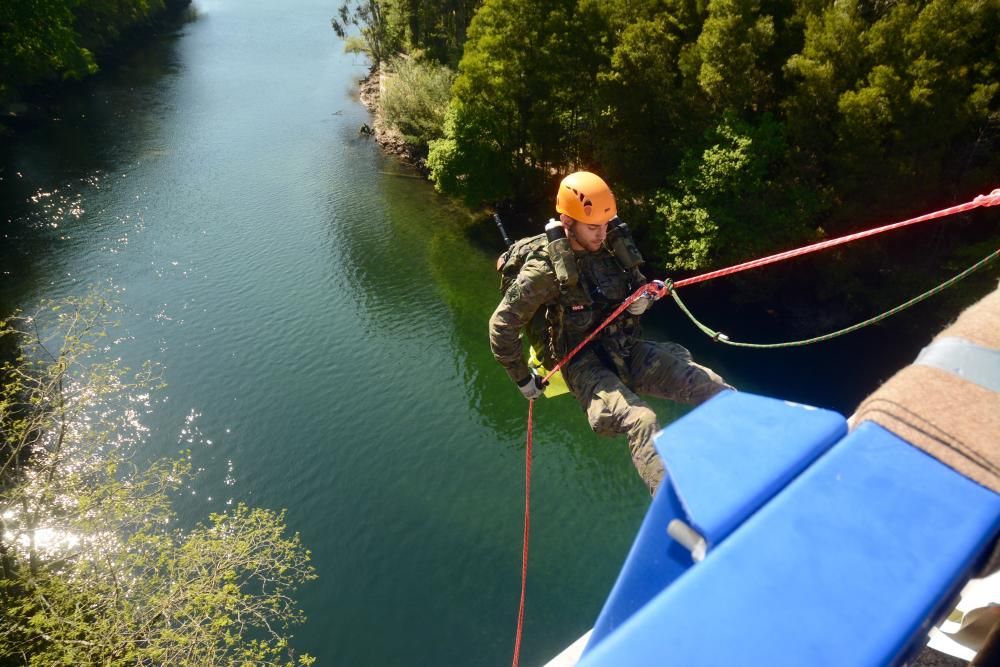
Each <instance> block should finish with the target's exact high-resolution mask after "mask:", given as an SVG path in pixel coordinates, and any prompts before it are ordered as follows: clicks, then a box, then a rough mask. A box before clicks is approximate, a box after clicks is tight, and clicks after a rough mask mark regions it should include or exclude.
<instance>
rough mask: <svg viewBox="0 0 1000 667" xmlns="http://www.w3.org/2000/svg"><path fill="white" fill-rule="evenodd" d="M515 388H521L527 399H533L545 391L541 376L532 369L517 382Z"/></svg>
mask: <svg viewBox="0 0 1000 667" xmlns="http://www.w3.org/2000/svg"><path fill="white" fill-rule="evenodd" d="M517 388H518V389H520V390H521V393H522V394H524V397H525V398H526V399H528V400H529V401H533V400H535V399H536V398H538V397H539V396H541V395H542V393H544V391H545V385H544V384H542V378H540V377H539V376H538V374H537V373H535V372H534V371H532V372H531V375H529V376H528V377H526V378H525V379H523V380H521V381H520V382H518V383H517Z"/></svg>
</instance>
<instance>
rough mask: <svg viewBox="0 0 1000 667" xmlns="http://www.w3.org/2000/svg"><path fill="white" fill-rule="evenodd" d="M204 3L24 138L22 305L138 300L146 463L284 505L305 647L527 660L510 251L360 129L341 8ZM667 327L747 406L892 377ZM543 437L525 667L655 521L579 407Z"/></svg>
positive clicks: (552, 404) (188, 502) (16, 153)
mask: <svg viewBox="0 0 1000 667" xmlns="http://www.w3.org/2000/svg"><path fill="white" fill-rule="evenodd" d="M195 10H196V16H195V17H194V18H193V19H192V20H191V21H189V22H187V23H185V24H184V25H183V26H181V27H180V28H178V29H177V30H176V31H175V32H173V33H172V34H170V35H166V36H164V37H162V38H158V39H156V40H153V41H152V42H151V43H150V44H149V45H148V46H147V47H146V48H144V49H142V50H141V51H139V52H137V53H135V54H133V55H132V56H130V57H129V58H128V59H127V60H126V61H125V62H124V63H123V65H122V66H121V67H120V68H117V69H116V70H115V71H113V72H109V73H106V74H104V75H102V76H101V77H100V78H99V79H98V80H97V81H95V82H93V83H92V84H89V85H88V86H87V87H86V89H85V92H84V93H82V94H77V95H74V96H72V98H71V99H69V100H68V101H67V102H66V104H65V105H64V108H63V110H62V111H61V112H60V114H59V116H58V117H57V118H55V119H52V120H51V121H48V122H45V123H42V124H41V125H39V126H38V127H36V128H32V129H30V130H25V131H22V132H20V133H19V134H18V136H17V137H16V138H15V139H14V140H13V141H11V142H9V143H8V145H7V151H6V154H5V155H3V157H2V162H0V168H2V171H0V201H2V202H3V206H4V212H5V215H4V216H3V218H4V219H3V220H2V224H3V235H4V240H3V245H2V250H0V261H2V271H0V273H2V275H0V305H2V306H3V307H4V308H6V309H9V308H13V307H21V308H25V309H29V310H30V309H31V308H32V307H33V306H34V305H36V304H37V303H38V302H39V301H41V300H43V299H50V298H58V297H61V296H67V295H74V294H83V293H85V292H87V291H88V290H90V289H91V288H93V287H94V286H97V287H100V288H101V289H104V290H106V291H109V292H111V293H114V294H115V295H116V297H117V299H118V300H119V301H120V303H121V304H122V308H123V315H122V324H121V330H122V338H124V339H126V340H127V342H128V345H126V346H123V348H124V349H125V350H127V351H123V352H122V354H124V355H126V362H130V363H131V364H132V365H136V364H138V363H139V362H140V361H141V360H143V359H154V360H156V361H158V362H161V363H162V364H163V365H164V367H165V381H166V382H167V384H168V386H167V388H166V389H165V390H164V391H163V392H162V394H161V396H160V398H159V400H158V401H157V403H156V409H155V411H154V413H153V414H152V415H150V417H149V423H148V425H149V427H150V429H151V431H150V437H149V442H148V444H147V452H146V454H147V455H148V456H150V457H153V456H164V455H174V454H176V453H177V452H178V451H179V450H180V449H182V448H191V449H192V455H193V457H194V461H195V465H196V467H198V468H200V469H202V470H201V472H200V474H199V475H198V476H197V477H196V478H195V480H194V482H193V483H192V484H191V485H190V487H189V488H187V489H186V490H185V493H184V495H183V497H182V498H180V499H179V500H178V506H179V509H180V511H181V514H182V517H183V519H184V521H185V522H187V523H189V524H190V523H193V522H195V521H198V520H203V519H205V518H206V517H207V515H208V513H209V512H212V511H222V510H224V509H225V508H226V506H227V505H228V504H229V503H232V502H236V501H247V502H249V503H252V504H256V505H260V506H266V507H272V508H281V507H284V508H288V514H287V521H288V524H289V526H290V528H291V529H292V530H294V531H298V532H299V533H301V535H302V539H303V541H304V543H305V544H306V545H307V546H308V547H309V548H310V549H311V551H312V554H313V562H314V564H315V566H316V568H317V571H318V574H319V579H318V580H317V581H315V582H313V583H311V584H309V585H307V586H306V587H305V588H304V589H303V590H302V591H301V595H300V601H301V603H302V606H303V608H304V609H305V612H306V614H307V616H308V619H309V620H308V623H307V624H306V625H304V626H302V627H300V628H298V629H297V631H296V638H295V640H294V644H295V646H296V647H297V648H298V649H300V650H304V651H308V652H309V653H311V654H313V655H315V656H317V657H318V658H319V659H320V664H328V665H378V666H388V665H410V664H421V665H497V664H504V663H505V662H506V661H508V660H509V659H510V655H511V651H512V644H513V634H514V629H515V622H516V611H517V602H518V595H519V582H520V558H521V520H522V514H521V512H522V503H523V486H522V485H523V465H524V462H523V451H524V450H523V437H524V425H525V413H526V405H525V402H524V400H523V399H522V398H521V396H520V394H519V393H518V392H517V391H516V390H515V389H514V388H513V386H512V385H511V384H510V383H509V381H508V380H507V379H506V375H505V374H504V373H503V371H502V370H501V369H500V368H499V366H497V365H496V363H495V362H494V361H493V360H492V357H491V356H490V353H489V350H488V347H487V343H486V321H487V319H488V317H489V314H490V313H491V312H492V310H493V307H494V306H495V302H496V299H497V292H496V286H497V278H496V273H495V271H494V268H493V265H494V261H495V257H496V254H497V253H498V252H499V250H500V249H501V246H500V243H499V240H498V239H494V238H492V237H487V235H488V233H487V232H484V231H483V230H482V228H481V227H476V226H475V221H474V220H473V218H472V217H471V216H470V214H469V213H468V212H467V211H465V210H463V209H461V208H459V207H457V206H455V205H453V204H452V203H450V202H449V201H448V200H446V199H444V198H442V197H441V196H439V195H437V194H436V193H435V192H434V191H433V189H432V188H431V187H430V186H429V185H428V184H427V183H426V182H424V181H422V180H420V179H417V178H413V177H412V176H413V175H412V174H410V173H408V172H407V171H406V169H405V168H404V167H403V166H401V165H399V164H398V163H396V162H394V161H393V160H391V159H388V158H386V157H384V156H383V155H382V154H381V153H380V151H379V149H378V148H377V147H376V146H375V145H374V144H373V142H371V141H370V140H367V139H365V138H363V137H361V136H359V133H358V128H359V127H360V126H361V125H362V124H363V123H365V122H369V117H368V114H367V112H366V111H365V110H364V109H363V108H362V107H361V106H360V104H359V103H358V101H357V90H356V89H357V81H358V79H359V78H361V77H362V76H363V75H364V74H365V72H366V66H365V64H364V63H363V62H361V61H360V60H358V59H356V58H355V57H353V56H350V55H347V54H344V53H343V45H342V43H340V42H339V41H338V40H337V39H336V37H335V35H334V33H333V31H332V30H331V29H330V26H329V19H330V17H331V15H332V13H333V11H334V5H332V4H330V3H329V2H320V1H318V0H297V1H296V2H294V3H279V2H269V1H265V0H242V1H241V2H236V1H235V0H196V1H195ZM694 302H695V303H697V302H698V297H697V296H695V297H694ZM652 324H653V326H652V329H653V332H654V334H656V335H665V334H664V331H665V330H668V329H669V330H671V331H674V332H685V333H677V334H676V335H677V336H680V339H681V340H682V341H683V342H685V343H688V344H690V345H692V346H693V347H694V349H695V351H696V354H698V356H699V357H700V358H702V359H704V360H706V361H707V362H708V363H710V364H712V365H713V366H715V367H716V369H717V370H719V371H720V372H722V373H723V374H724V375H726V376H727V379H729V380H730V381H731V382H734V383H735V384H737V385H741V386H743V387H744V388H749V389H757V390H762V391H768V392H771V393H779V394H780V393H782V392H784V393H785V394H786V395H787V396H788V397H790V398H796V399H799V400H810V401H811V402H815V403H817V404H820V405H825V406H829V407H837V408H840V409H842V410H843V409H847V406H849V405H851V404H852V402H856V400H857V399H858V398H860V397H861V396H863V393H864V391H865V390H866V389H867V388H868V386H869V385H871V384H873V383H874V382H876V381H877V379H878V373H871V374H870V377H867V376H866V377H867V379H866V382H867V384H865V382H860V383H859V382H847V381H846V380H844V378H843V377H842V376H843V373H841V372H840V368H839V367H838V363H839V362H837V361H836V359H837V358H842V355H843V354H853V353H856V350H855V349H854V348H857V349H860V348H861V347H862V344H861V343H848V344H847V345H848V346H854V348H832V351H830V348H828V350H827V351H824V352H820V353H812V354H813V356H812V357H808V358H807V357H796V356H791V357H789V356H777V354H778V353H774V354H771V356H767V357H757V358H756V361H752V362H743V361H740V359H743V357H740V356H739V354H740V353H736V352H731V351H726V350H722V351H720V350H718V349H716V348H708V346H707V345H705V344H704V343H701V342H698V341H697V339H696V338H695V334H693V333H692V330H691V328H690V326H689V325H685V324H684V323H683V322H681V321H680V320H679V319H676V318H674V317H673V316H670V317H661V318H660V320H659V321H654V322H653V323H652ZM867 344H868V343H865V345H867ZM917 347H919V345H918V344H917V343H914V344H913V345H909V346H904V348H903V349H902V350H897V349H894V350H893V351H892V353H891V355H890V356H891V357H892V358H891V359H890V360H889V362H891V363H895V361H896V360H897V357H898V358H899V359H905V357H906V356H907V355H910V356H911V358H912V352H913V349H915V348H917ZM769 354H770V353H769ZM795 354H799V353H795ZM893 355H894V356H893ZM880 372H882V371H879V373H880ZM827 377H836V378H837V379H835V380H832V381H828V380H827V379H826V378H827ZM845 385H847V386H846V388H845ZM654 405H655V407H656V408H657V410H658V413H659V414H660V417H661V419H662V420H663V421H664V422H667V421H670V420H672V419H674V418H676V416H677V415H679V414H681V413H682V412H683V410H681V409H679V408H676V407H674V406H671V405H668V404H667V403H665V402H662V401H657V402H655V403H654ZM537 419H538V424H537V431H536V458H535V462H534V467H533V471H534V473H533V474H534V477H533V494H532V505H533V515H532V531H533V532H532V546H531V563H530V573H529V584H528V604H527V613H526V617H525V628H526V629H525V639H524V648H523V653H522V660H523V661H524V664H537V663H540V662H542V661H543V660H544V659H547V658H549V657H551V656H552V655H554V654H556V653H557V652H558V651H559V650H561V648H562V647H564V646H565V645H566V644H568V643H569V642H570V641H572V640H573V639H575V638H576V637H577V636H578V635H580V634H581V633H582V632H584V631H585V630H587V629H588V628H589V627H590V624H591V623H592V622H593V619H594V618H595V616H596V614H597V612H598V610H599V608H600V605H601V603H602V601H603V599H604V596H605V595H606V593H607V591H608V589H609V587H610V585H611V583H612V582H613V579H614V576H615V574H616V572H617V569H618V567H619V565H620V563H621V561H622V559H623V558H624V555H625V551H626V549H627V547H628V545H629V543H630V540H631V536H632V534H633V532H634V530H635V529H636V527H637V526H638V523H639V521H640V520H641V518H642V515H643V512H644V509H645V506H646V505H647V503H648V497H647V496H646V494H645V492H644V489H643V486H642V484H641V482H640V481H639V479H638V477H637V476H636V475H635V473H634V472H633V470H632V468H631V465H630V463H629V460H628V456H627V453H626V448H625V444H624V442H623V441H610V440H605V439H601V438H598V437H597V436H595V435H593V434H591V433H590V431H589V429H588V428H587V426H586V423H585V420H584V419H583V418H582V416H581V415H580V412H579V409H578V408H577V407H576V405H575V403H574V402H573V401H571V400H570V399H566V398H564V399H561V400H553V401H543V402H541V403H540V405H539V410H538V418H537Z"/></svg>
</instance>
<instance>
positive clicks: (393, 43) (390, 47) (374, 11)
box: [330, 0, 403, 69]
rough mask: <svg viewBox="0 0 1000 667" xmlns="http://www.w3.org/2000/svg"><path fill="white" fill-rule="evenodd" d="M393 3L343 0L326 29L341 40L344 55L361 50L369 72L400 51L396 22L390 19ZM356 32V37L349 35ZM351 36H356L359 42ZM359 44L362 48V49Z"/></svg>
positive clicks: (399, 31) (399, 28)
mask: <svg viewBox="0 0 1000 667" xmlns="http://www.w3.org/2000/svg"><path fill="white" fill-rule="evenodd" d="M395 8H396V4H395V3H393V2H391V1H388V0H382V1H381V2H380V1H379V0H344V3H343V4H342V5H340V7H339V8H338V9H337V15H336V16H334V17H333V18H332V19H330V26H331V27H332V28H333V31H334V32H335V33H337V36H338V37H340V38H341V39H343V40H345V42H346V44H345V50H346V51H347V52H348V53H358V52H359V51H360V50H361V49H363V51H364V53H365V55H367V56H368V59H369V60H371V64H372V69H376V68H377V67H378V66H379V65H380V64H381V63H382V61H384V60H386V59H388V58H389V57H390V56H392V55H393V54H396V53H399V51H400V50H401V49H402V45H403V43H402V40H403V34H402V30H401V27H400V25H399V22H398V21H393V20H391V18H390V17H391V15H392V14H393V12H394V10H395ZM354 31H357V35H353V34H351V33H353V32H354ZM352 37H360V40H361V41H360V42H358V40H357V39H352ZM361 44H363V45H364V46H363V47H362V46H361Z"/></svg>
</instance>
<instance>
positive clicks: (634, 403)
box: [563, 340, 732, 493]
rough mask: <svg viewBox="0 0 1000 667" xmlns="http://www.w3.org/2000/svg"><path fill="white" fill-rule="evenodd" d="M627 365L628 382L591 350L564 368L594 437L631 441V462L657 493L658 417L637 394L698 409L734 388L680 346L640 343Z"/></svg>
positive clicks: (660, 464)
mask: <svg viewBox="0 0 1000 667" xmlns="http://www.w3.org/2000/svg"><path fill="white" fill-rule="evenodd" d="M626 365H627V368H628V373H629V377H628V378H627V382H626V381H623V380H622V378H621V377H619V375H618V374H617V373H615V371H614V370H612V369H611V368H609V367H608V365H607V364H606V363H605V362H604V361H602V360H601V358H600V357H599V356H598V355H597V353H596V352H595V351H594V350H593V349H592V348H591V349H587V350H584V351H583V352H581V353H580V354H579V355H577V357H576V358H575V359H574V360H573V362H572V363H571V364H570V365H569V366H568V367H567V368H564V369H563V377H564V378H565V379H566V383H567V385H568V386H569V388H570V389H571V390H572V392H573V395H574V396H576V399H577V401H578V402H579V403H580V405H581V407H583V409H584V410H585V411H586V412H587V420H588V421H589V422H590V427H591V428H592V429H593V430H594V432H595V433H597V434H599V435H605V436H616V435H620V434H623V433H624V434H625V435H626V436H627V437H628V447H629V451H630V452H631V454H632V463H633V464H634V465H635V468H636V470H637V471H638V472H639V476H640V477H641V478H642V481H643V482H645V483H646V486H647V487H649V491H650V493H655V492H656V489H657V488H658V487H659V486H660V482H661V481H663V475H664V468H663V461H661V460H660V457H659V455H658V454H657V453H656V449H655V448H654V447H653V435H654V434H655V433H656V432H657V431H658V430H659V427H658V425H657V421H656V414H655V413H654V412H653V410H652V409H651V408H650V407H649V406H648V405H647V404H646V403H645V402H644V401H643V400H642V399H641V398H639V396H638V395H637V392H641V393H643V394H650V395H652V396H659V397H662V398H667V399H670V400H672V401H676V402H678V403H685V404H688V405H698V404H699V403H703V402H704V401H706V400H708V399H709V398H711V397H712V396H715V395H716V394H717V393H719V392H720V391H722V390H723V389H732V387H730V386H729V385H728V384H726V381H725V380H723V379H722V378H721V377H720V376H719V375H718V374H717V373H716V372H715V371H713V370H712V369H710V368H706V367H705V366H699V365H698V364H696V363H694V361H692V359H691V353H690V352H688V351H687V349H685V348H684V347H682V346H680V345H677V344H676V343H657V342H652V341H645V340H642V341H637V342H636V343H635V345H633V346H632V349H631V351H630V354H629V356H628V357H627V359H626Z"/></svg>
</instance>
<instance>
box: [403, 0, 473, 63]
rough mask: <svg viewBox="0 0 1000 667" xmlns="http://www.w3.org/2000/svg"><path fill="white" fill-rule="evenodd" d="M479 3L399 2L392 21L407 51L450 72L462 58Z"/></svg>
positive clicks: (466, 0)
mask: <svg viewBox="0 0 1000 667" xmlns="http://www.w3.org/2000/svg"><path fill="white" fill-rule="evenodd" d="M481 4H482V0H402V1H401V2H397V3H396V4H395V8H396V11H395V12H394V13H393V21H394V22H396V23H398V24H399V25H400V26H401V29H402V31H403V33H404V34H405V35H406V42H407V44H408V45H409V48H410V49H411V50H416V51H421V52H423V53H424V54H425V55H426V57H427V58H428V59H430V60H434V61H436V62H438V63H441V64H444V65H448V66H449V67H452V68H454V67H455V66H456V65H458V61H459V59H460V58H461V57H462V47H463V45H464V44H465V36H466V31H467V30H468V27H469V22H470V21H471V20H472V17H473V15H474V14H475V13H476V9H478V8H479V5H481Z"/></svg>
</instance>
